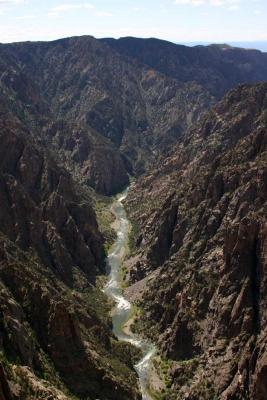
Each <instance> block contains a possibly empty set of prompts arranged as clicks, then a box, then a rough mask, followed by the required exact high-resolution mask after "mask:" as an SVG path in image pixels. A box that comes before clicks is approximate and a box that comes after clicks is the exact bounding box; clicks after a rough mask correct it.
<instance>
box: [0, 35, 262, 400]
mask: <svg viewBox="0 0 267 400" xmlns="http://www.w3.org/2000/svg"><path fill="white" fill-rule="evenodd" d="M266 81H267V53H261V52H260V51H256V50H245V49H239V48H233V47H230V46H229V47H227V48H221V47H220V46H216V45H211V46H196V47H192V48H190V47H186V46H181V45H175V44H173V43H169V42H165V41H162V40H157V39H136V38H122V39H119V40H115V39H101V40H98V39H95V38H93V37H90V36H83V37H73V38H67V39H61V40H57V41H53V42H26V43H13V44H1V45H0V139H1V147H0V181H1V190H0V199H1V200H0V204H1V208H0V222H1V223H0V240H1V246H0V285H1V291H0V296H1V303H0V398H1V399H3V400H17V399H21V400H24V399H25V400H28V399H38V398H40V399H41V398H42V399H47V400H50V399H58V400H60V399H61V400H64V399H87V400H88V399H89V400H93V399H101V400H112V399H114V400H115V399H116V400H137V399H138V400H139V399H141V398H142V393H141V390H140V385H139V381H138V375H137V374H136V370H135V366H136V363H137V361H138V359H140V354H139V351H138V349H136V347H134V346H133V344H131V343H125V342H123V341H119V340H118V338H117V337H116V336H118V335H116V332H115V331H114V324H112V319H111V315H110V312H111V309H112V307H113V305H114V304H113V302H112V301H110V299H109V298H108V297H107V296H106V294H105V293H103V288H104V287H105V285H106V279H107V278H106V272H107V266H106V257H107V254H110V253H108V252H110V248H111V249H112V244H113V243H114V240H115V239H116V232H114V226H115V225H116V224H115V225H114V215H113V214H114V213H112V211H110V207H111V203H112V201H113V200H112V199H111V196H114V195H116V194H117V193H118V192H121V191H122V190H123V189H124V188H126V187H127V186H129V184H130V181H133V182H132V184H131V186H130V190H129V193H128V196H127V198H126V199H124V200H122V203H123V205H124V207H125V210H126V212H127V217H128V218H129V220H130V222H131V230H130V233H129V243H128V253H127V255H126V256H125V257H124V259H123V260H122V265H121V266H120V268H121V271H120V275H121V280H122V285H123V287H125V288H126V290H125V297H126V299H128V300H129V301H131V302H133V303H134V309H135V310H136V312H135V315H134V317H133V316H131V317H133V320H134V322H133V325H132V328H131V329H132V332H134V334H135V335H138V337H139V338H140V337H144V338H147V339H149V340H151V341H152V342H154V343H155V345H156V347H157V349H158V353H159V354H158V356H157V358H155V360H154V366H153V368H154V369H155V370H157V373H158V375H159V376H160V377H161V379H162V381H164V382H163V386H164V390H162V392H159V393H154V396H155V398H157V399H168V400H172V399H173V400H175V399H177V398H179V399H190V400H197V399H203V400H211V399H219V400H230V399H237V400H239V399H240V400H241V399H249V400H250V399H251V400H252V399H253V400H254V399H256V400H265V399H266V397H267V385H266V381H267V351H266V346H267V336H266V335H267V330H266V329H267V328H266V315H265V314H266V312H265V309H266V301H267V299H266V265H267V249H266V244H267V242H266V233H267V231H266V226H267V225H266V215H267V213H266V211H267V209H266V207H267V204H266V199H267V161H266V160H267V149H266V145H267V132H266V130H267V84H266V83H264V82H266ZM111 210H112V209H111ZM115 230H116V226H115ZM113 246H114V245H113ZM104 292H105V290H104ZM128 300H127V301H128ZM125 301H126V300H125ZM113 323H114V318H113ZM128 342H129V341H128ZM130 342H131V341H130ZM163 367H164V368H163ZM163 370H164V371H163ZM139 377H140V376H139ZM141 389H142V388H141ZM143 398H144V397H143Z"/></svg>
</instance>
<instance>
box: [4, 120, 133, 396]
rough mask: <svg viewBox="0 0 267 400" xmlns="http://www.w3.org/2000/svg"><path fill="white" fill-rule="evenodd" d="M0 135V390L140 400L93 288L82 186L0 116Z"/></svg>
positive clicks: (92, 235) (92, 227)
mask: <svg viewBox="0 0 267 400" xmlns="http://www.w3.org/2000/svg"><path fill="white" fill-rule="evenodd" d="M0 141H1V148H0V160H1V161H0V183H1V191H0V202H1V208H0V231H1V232H0V354H1V359H0V361H2V367H1V368H0V382H1V385H0V395H1V396H2V397H1V399H2V398H3V399H4V400H15V399H20V400H24V399H25V400H26V399H27V400H29V399H36V398H44V399H47V400H50V399H52V398H53V399H58V400H60V399H61V400H63V399H67V398H70V396H71V395H74V394H75V395H76V396H77V398H85V397H86V398H91V397H92V398H99V399H105V400H106V399H115V398H116V399H120V400H126V399H139V398H140V394H139V390H138V384H137V377H136V375H135V373H134V372H133V370H131V369H130V368H129V367H127V366H126V365H124V364H123V363H122V362H121V361H120V359H119V355H116V352H114V351H113V350H112V345H111V340H114V339H111V338H112V326H111V321H110V319H109V316H108V313H109V306H108V304H107V300H106V298H105V296H104V295H103V293H102V292H101V290H100V289H97V288H96V277H97V275H99V274H100V273H103V272H104V268H105V267H104V249H103V238H102V235H101V234H100V232H99V230H98V225H97V222H96V217H95V213H94V210H93V208H92V206H91V204H90V198H89V197H88V194H87V192H85V191H84V189H83V188H82V187H81V186H78V184H77V183H74V181H73V180H72V178H71V176H70V175H69V173H68V172H66V171H65V170H64V169H63V168H62V167H59V166H58V165H57V164H56V162H55V161H54V159H53V158H52V157H51V155H49V154H48V153H46V152H45V151H43V150H42V149H41V148H40V147H39V146H38V145H37V144H36V143H35V142H34V141H33V140H31V139H30V137H29V135H28V133H27V132H25V130H24V129H23V127H22V126H21V125H20V124H18V123H16V122H14V121H5V122H3V121H1V123H0ZM0 365H1V363H0ZM18 365H20V366H18Z"/></svg>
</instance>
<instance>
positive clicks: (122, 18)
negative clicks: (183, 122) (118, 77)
mask: <svg viewBox="0 0 267 400" xmlns="http://www.w3.org/2000/svg"><path fill="white" fill-rule="evenodd" d="M266 21H267V0H90V1H88V2H87V1H86V0H85V1H83V0H76V1H74V0H62V1H60V0H0V42H2V43H6V42H14V41H26V40H53V39H58V38H62V37H68V36H77V35H92V36H95V37H97V38H99V37H115V38H118V37H122V36H136V37H157V38H161V39H165V40H170V41H173V42H176V43H183V42H201V41H204V42H216V43H219V42H231V41H232V42H233V41H264V40H267V23H266Z"/></svg>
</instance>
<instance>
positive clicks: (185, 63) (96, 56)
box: [0, 36, 267, 195]
mask: <svg viewBox="0 0 267 400" xmlns="http://www.w3.org/2000/svg"><path fill="white" fill-rule="evenodd" d="M0 56H1V64H0V74H1V80H0V102H2V103H3V108H4V110H5V112H10V113H12V114H13V115H14V116H15V117H16V118H18V119H19V120H20V122H21V123H22V124H24V125H25V126H26V127H27V128H28V129H29V131H30V133H31V134H33V135H34V136H35V138H36V136H38V137H39V138H41V139H42V141H43V145H47V144H49V146H50V148H51V146H52V147H53V149H54V151H55V152H56V154H57V155H59V156H60V159H61V162H63V163H64V165H65V167H67V168H68V169H69V170H70V171H71V172H73V170H75V175H76V176H77V177H79V178H80V180H81V181H82V182H84V183H86V184H89V185H90V186H91V187H93V188H94V189H96V190H97V191H98V192H100V193H103V194H108V195H109V194H112V193H114V192H116V191H118V190H120V189H121V188H122V187H124V186H125V185H127V183H128V176H127V173H131V174H134V175H136V176H139V175H140V174H141V173H143V172H144V171H145V170H146V169H147V168H148V165H149V164H150V162H151V161H153V160H154V159H155V157H157V156H158V155H159V154H163V153H165V152H166V151H168V150H169V149H170V148H171V147H172V146H173V145H174V144H175V143H176V141H177V138H178V137H179V136H180V135H181V134H182V133H183V132H184V131H185V130H186V129H187V128H188V127H189V126H191V125H192V124H193V123H195V122H197V120H198V119H199V117H200V115H202V113H203V112H204V111H206V110H207V109H208V108H209V107H210V106H211V105H212V104H213V103H214V101H215V98H220V97H221V96H222V94H224V93H225V92H226V90H228V89H229V88H231V87H233V86H235V85H237V84H238V83H242V82H254V81H261V80H266V79H267V67H266V65H267V63H266V60H267V55H266V54H265V53H261V52H259V51H248V50H242V49H235V48H229V49H227V51H226V50H223V49H221V48H218V47H201V46H200V47H196V48H189V47H186V46H178V45H175V44H172V43H169V42H164V41H160V40H156V39H153V40H152V39H151V40H141V39H135V38H125V39H121V40H118V41H114V40H109V39H105V40H96V39H94V38H93V37H89V36H85V37H78V38H68V39H62V40H58V41H54V42H50V43H17V44H8V45H0Z"/></svg>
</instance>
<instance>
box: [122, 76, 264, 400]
mask: <svg viewBox="0 0 267 400" xmlns="http://www.w3.org/2000/svg"><path fill="white" fill-rule="evenodd" d="M266 126H267V85H266V84H262V85H256V86H240V87H238V88H237V89H234V90H232V91H230V92H229V94H227V95H226V96H225V97H224V99H223V100H222V101H221V102H220V103H219V104H218V105H217V106H215V107H214V108H213V109H212V111H211V112H210V113H208V114H207V115H206V116H204V117H203V118H202V120H201V121H200V123H199V124H198V125H196V126H195V127H193V128H192V129H191V130H189V131H188V132H187V133H186V134H185V135H184V136H183V137H182V138H181V140H180V143H179V144H178V145H177V147H176V148H175V150H174V151H173V153H172V154H171V155H170V156H169V157H168V158H167V159H162V162H161V164H160V163H158V164H157V166H155V168H154V169H152V170H151V172H150V173H148V174H146V175H145V176H144V177H143V178H140V179H139V180H138V182H137V183H136V185H135V186H134V187H133V189H132V191H131V192H130V194H129V198H128V201H127V207H128V210H129V213H130V216H131V218H132V219H133V221H134V222H135V225H136V224H137V226H138V229H136V231H138V232H139V235H140V236H141V239H138V240H137V241H136V254H135V260H136V259H138V270H139V275H138V274H136V273H135V274H132V280H136V279H139V278H140V277H143V276H145V275H147V274H149V272H150V271H151V270H153V269H155V268H158V266H160V267H159V268H160V269H159V272H158V273H157V275H156V276H157V278H156V279H155V280H154V281H153V280H152V282H151V284H150V286H149V288H148V290H147V292H146V293H145V295H144V301H143V306H144V308H145V314H144V318H143V320H142V322H143V323H144V329H145V331H146V332H151V335H153V337H154V338H155V331H156V332H157V333H158V334H159V345H160V346H161V348H162V351H163V352H164V353H165V354H166V355H167V356H168V357H170V358H172V359H173V360H174V361H173V367H172V368H173V369H172V371H170V374H171V376H172V392H173V394H170V398H175V399H176V398H177V396H178V397H179V398H187V399H198V398H203V399H210V398H213V397H214V396H215V397H216V398H219V399H223V400H225V399H233V398H234V399H263V398H265V397H266V396H267V386H266V368H267V365H266V354H267V353H266V329H267V327H266V265H267V264H266V261H267V259H266V255H267V248H266V232H267V231H266V227H267V225H266V215H267V214H266V211H267V209H266V199H267V164H266V160H267V153H266V151H267V130H266ZM166 243H167V244H168V245H167V246H166ZM164 261H165V262H164ZM136 268H137V267H136ZM136 268H134V267H133V270H135V271H136ZM183 360H188V361H187V363H186V364H185V363H183V362H181V361H183ZM189 366H191V367H192V369H191V370H190V373H189V372H188V368H189ZM185 368H187V370H186V369H185ZM186 377H187V378H186ZM172 396H173V397H172Z"/></svg>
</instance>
